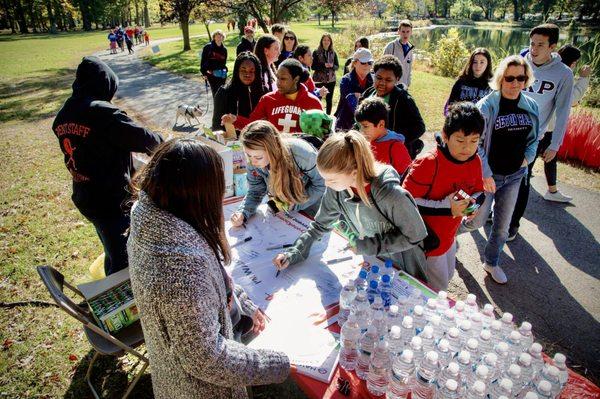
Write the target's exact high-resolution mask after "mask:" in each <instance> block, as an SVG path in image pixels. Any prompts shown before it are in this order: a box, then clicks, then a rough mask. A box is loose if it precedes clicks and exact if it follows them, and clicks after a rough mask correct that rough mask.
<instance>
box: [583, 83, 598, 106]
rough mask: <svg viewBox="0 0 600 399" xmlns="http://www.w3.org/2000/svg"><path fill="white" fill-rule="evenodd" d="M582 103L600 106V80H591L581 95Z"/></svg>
mask: <svg viewBox="0 0 600 399" xmlns="http://www.w3.org/2000/svg"><path fill="white" fill-rule="evenodd" d="M583 105H585V106H588V107H592V108H600V81H592V83H591V84H590V87H589V88H588V90H587V92H586V93H585V96H584V97H583Z"/></svg>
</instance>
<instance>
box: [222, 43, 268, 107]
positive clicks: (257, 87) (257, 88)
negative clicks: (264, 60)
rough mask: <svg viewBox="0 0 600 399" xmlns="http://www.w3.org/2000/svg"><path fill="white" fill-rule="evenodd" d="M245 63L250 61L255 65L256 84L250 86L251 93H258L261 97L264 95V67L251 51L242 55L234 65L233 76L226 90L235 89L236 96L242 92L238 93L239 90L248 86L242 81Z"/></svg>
mask: <svg viewBox="0 0 600 399" xmlns="http://www.w3.org/2000/svg"><path fill="white" fill-rule="evenodd" d="M244 61H250V62H252V63H253V64H254V82H252V84H251V85H250V92H251V93H252V94H255V93H257V94H258V95H259V97H260V96H262V95H263V93H264V90H263V76H262V67H261V65H260V61H259V59H258V58H257V57H256V55H254V54H253V53H251V52H250V51H244V52H242V53H240V55H238V56H237V58H236V59H235V63H234V64H233V75H232V76H231V80H230V81H229V83H227V85H226V88H227V89H229V88H231V89H233V93H234V94H239V93H240V92H238V90H241V89H244V88H245V86H246V85H244V84H243V83H242V81H241V80H240V67H241V66H242V63H243V62H244Z"/></svg>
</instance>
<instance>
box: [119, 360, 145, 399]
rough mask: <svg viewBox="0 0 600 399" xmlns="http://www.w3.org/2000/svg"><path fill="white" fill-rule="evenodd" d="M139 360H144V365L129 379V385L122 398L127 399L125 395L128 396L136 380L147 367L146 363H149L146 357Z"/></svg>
mask: <svg viewBox="0 0 600 399" xmlns="http://www.w3.org/2000/svg"><path fill="white" fill-rule="evenodd" d="M141 360H142V361H143V362H144V366H143V367H142V369H141V370H140V371H139V372H138V373H137V374H136V375H135V378H134V379H133V380H131V382H130V383H129V387H128V388H127V391H126V392H125V395H123V399H127V397H128V396H129V394H130V393H131V391H133V388H134V387H135V385H136V384H137V382H138V380H139V379H140V378H141V377H142V375H143V374H144V372H145V371H146V368H147V367H148V364H149V362H148V360H147V359H146V358H143V359H141Z"/></svg>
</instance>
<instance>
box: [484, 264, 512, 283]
mask: <svg viewBox="0 0 600 399" xmlns="http://www.w3.org/2000/svg"><path fill="white" fill-rule="evenodd" d="M483 270H485V271H486V272H488V273H489V274H490V276H492V279H493V280H494V281H495V282H497V283H498V284H506V282H507V281H508V278H506V274H504V270H502V268H501V267H500V266H491V265H488V264H487V263H485V262H484V263H483Z"/></svg>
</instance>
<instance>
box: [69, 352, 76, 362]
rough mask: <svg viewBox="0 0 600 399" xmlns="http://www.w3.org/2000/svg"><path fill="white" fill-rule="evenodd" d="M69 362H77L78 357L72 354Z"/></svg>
mask: <svg viewBox="0 0 600 399" xmlns="http://www.w3.org/2000/svg"><path fill="white" fill-rule="evenodd" d="M69 360H70V361H72V362H76V361H77V355H73V354H70V355H69Z"/></svg>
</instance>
